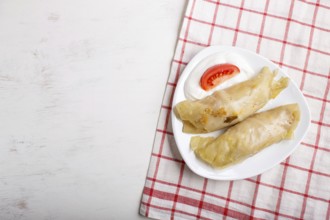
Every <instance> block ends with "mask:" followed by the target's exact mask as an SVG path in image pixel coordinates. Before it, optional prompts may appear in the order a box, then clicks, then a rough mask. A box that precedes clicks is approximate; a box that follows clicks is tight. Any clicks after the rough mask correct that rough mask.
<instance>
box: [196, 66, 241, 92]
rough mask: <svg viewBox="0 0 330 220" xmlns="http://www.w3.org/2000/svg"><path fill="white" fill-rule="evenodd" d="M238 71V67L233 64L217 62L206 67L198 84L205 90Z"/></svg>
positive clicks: (231, 76)
mask: <svg viewBox="0 0 330 220" xmlns="http://www.w3.org/2000/svg"><path fill="white" fill-rule="evenodd" d="M239 73H240V70H239V68H238V67H237V66H235V65H233V64H229V63H225V64H218V65H215V66H212V67H210V68H208V69H207V70H206V71H205V72H204V74H203V75H202V77H201V81H200V84H201V87H202V88H203V89H204V90H205V91H209V90H211V89H213V88H214V87H216V86H217V85H219V84H221V83H223V82H225V81H227V80H228V79H230V78H233V77H234V76H236V75H237V74H239Z"/></svg>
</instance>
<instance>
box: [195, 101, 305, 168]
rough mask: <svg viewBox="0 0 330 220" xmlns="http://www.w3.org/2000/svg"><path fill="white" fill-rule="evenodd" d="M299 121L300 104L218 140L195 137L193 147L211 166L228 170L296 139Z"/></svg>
mask: <svg viewBox="0 0 330 220" xmlns="http://www.w3.org/2000/svg"><path fill="white" fill-rule="evenodd" d="M299 119H300V111H299V106H298V104H289V105H284V106H280V107H277V108H274V109H271V110H268V111H265V112H261V113H257V114H254V115H253V116H250V117H249V118H247V119H245V120H244V121H242V122H240V123H238V124H237V125H234V126H233V127H231V128H229V129H228V130H227V131H226V132H225V133H223V134H221V135H220V136H219V137H217V138H213V137H199V136H195V137H192V138H191V141H190V146H191V149H192V150H193V151H194V152H195V154H196V156H197V157H198V158H200V159H202V160H203V161H204V162H206V163H207V164H209V165H211V166H213V167H216V168H224V167H226V166H228V165H232V164H235V163H238V162H240V161H242V160H244V159H246V158H247V157H249V156H252V155H254V154H256V153H257V152H259V151H261V150H262V149H264V148H266V147H268V146H270V145H272V144H274V143H277V142H279V141H281V140H284V139H290V138H292V137H293V133H294V130H295V128H296V126H297V124H298V122H299Z"/></svg>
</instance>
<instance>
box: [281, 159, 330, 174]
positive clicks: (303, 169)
mask: <svg viewBox="0 0 330 220" xmlns="http://www.w3.org/2000/svg"><path fill="white" fill-rule="evenodd" d="M282 165H284V166H288V167H292V168H295V169H297V170H302V171H305V172H309V173H313V174H317V175H320V176H325V177H330V174H327V173H322V172H318V171H316V170H310V169H306V168H303V167H299V166H296V165H293V164H289V163H286V162H284V163H282Z"/></svg>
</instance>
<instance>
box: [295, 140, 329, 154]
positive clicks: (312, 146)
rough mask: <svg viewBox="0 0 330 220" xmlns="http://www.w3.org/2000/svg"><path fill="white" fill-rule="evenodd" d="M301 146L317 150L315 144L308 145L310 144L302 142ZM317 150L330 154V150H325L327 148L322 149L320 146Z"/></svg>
mask: <svg viewBox="0 0 330 220" xmlns="http://www.w3.org/2000/svg"><path fill="white" fill-rule="evenodd" d="M301 144H302V145H304V146H306V147H311V148H316V146H315V145H313V144H308V143H305V142H302V143H301ZM317 149H318V150H323V151H326V152H330V149H328V148H325V147H320V146H318V148H317Z"/></svg>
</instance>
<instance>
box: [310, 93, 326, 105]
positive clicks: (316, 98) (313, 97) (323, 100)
mask: <svg viewBox="0 0 330 220" xmlns="http://www.w3.org/2000/svg"><path fill="white" fill-rule="evenodd" d="M304 96H306V97H307V98H311V99H315V100H318V101H321V102H328V103H330V100H328V99H321V98H319V97H316V96H311V95H308V94H306V93H304Z"/></svg>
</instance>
